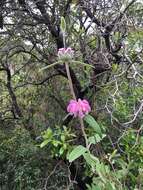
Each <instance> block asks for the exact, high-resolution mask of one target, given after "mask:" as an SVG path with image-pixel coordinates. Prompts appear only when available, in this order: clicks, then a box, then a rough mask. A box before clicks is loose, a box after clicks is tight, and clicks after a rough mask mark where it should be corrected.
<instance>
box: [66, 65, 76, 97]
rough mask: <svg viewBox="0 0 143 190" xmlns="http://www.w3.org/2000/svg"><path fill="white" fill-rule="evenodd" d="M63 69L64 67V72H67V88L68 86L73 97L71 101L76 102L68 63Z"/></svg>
mask: <svg viewBox="0 0 143 190" xmlns="http://www.w3.org/2000/svg"><path fill="white" fill-rule="evenodd" d="M65 67H66V72H67V76H68V80H69V86H70V90H71V94H72V96H73V99H74V100H76V95H75V93H74V88H73V83H72V79H71V75H70V69H69V65H68V63H65Z"/></svg>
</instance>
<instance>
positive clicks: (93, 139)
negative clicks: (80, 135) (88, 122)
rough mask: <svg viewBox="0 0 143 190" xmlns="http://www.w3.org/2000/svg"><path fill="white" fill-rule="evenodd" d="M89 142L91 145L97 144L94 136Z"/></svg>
mask: <svg viewBox="0 0 143 190" xmlns="http://www.w3.org/2000/svg"><path fill="white" fill-rule="evenodd" d="M88 142H89V143H90V144H96V140H95V137H94V136H92V137H89V138H88Z"/></svg>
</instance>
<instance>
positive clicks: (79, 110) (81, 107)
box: [67, 99, 91, 118]
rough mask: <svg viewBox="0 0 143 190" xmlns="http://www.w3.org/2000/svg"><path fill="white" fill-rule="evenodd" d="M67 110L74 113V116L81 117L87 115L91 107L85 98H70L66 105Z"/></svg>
mask: <svg viewBox="0 0 143 190" xmlns="http://www.w3.org/2000/svg"><path fill="white" fill-rule="evenodd" d="M67 111H68V112H69V113H70V114H71V115H74V117H77V116H78V117H80V118H83V117H84V116H85V115H87V114H88V113H89V112H90V111H91V107H90V105H89V103H88V101H87V100H81V99H78V101H76V100H70V103H69V105H68V107H67Z"/></svg>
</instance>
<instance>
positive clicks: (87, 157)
mask: <svg viewBox="0 0 143 190" xmlns="http://www.w3.org/2000/svg"><path fill="white" fill-rule="evenodd" d="M83 157H84V159H85V161H86V162H87V164H89V165H90V166H91V167H95V165H96V163H97V162H98V158H96V157H94V156H93V155H91V154H90V153H89V152H87V153H84V154H83Z"/></svg>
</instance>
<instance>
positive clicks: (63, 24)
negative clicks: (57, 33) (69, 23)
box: [60, 17, 66, 32]
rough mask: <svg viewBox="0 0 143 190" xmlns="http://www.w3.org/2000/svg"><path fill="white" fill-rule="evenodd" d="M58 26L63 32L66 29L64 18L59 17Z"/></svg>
mask: <svg viewBox="0 0 143 190" xmlns="http://www.w3.org/2000/svg"><path fill="white" fill-rule="evenodd" d="M60 28H61V30H62V31H63V32H65V31H66V21H65V18H64V17H61V25H60Z"/></svg>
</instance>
